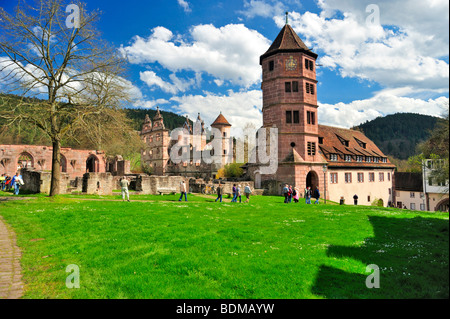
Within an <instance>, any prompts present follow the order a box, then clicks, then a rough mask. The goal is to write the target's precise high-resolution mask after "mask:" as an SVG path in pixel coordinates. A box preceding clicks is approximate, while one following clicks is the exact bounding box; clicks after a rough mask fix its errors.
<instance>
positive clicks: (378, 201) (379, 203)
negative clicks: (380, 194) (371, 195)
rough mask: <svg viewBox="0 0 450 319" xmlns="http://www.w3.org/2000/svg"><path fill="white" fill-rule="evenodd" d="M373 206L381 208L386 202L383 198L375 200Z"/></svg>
mask: <svg viewBox="0 0 450 319" xmlns="http://www.w3.org/2000/svg"><path fill="white" fill-rule="evenodd" d="M372 206H379V207H383V206H384V202H383V200H382V199H381V198H375V199H374V200H373V202H372Z"/></svg>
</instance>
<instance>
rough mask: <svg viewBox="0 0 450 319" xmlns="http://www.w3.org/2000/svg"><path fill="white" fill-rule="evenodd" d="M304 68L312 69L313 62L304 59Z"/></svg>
mask: <svg viewBox="0 0 450 319" xmlns="http://www.w3.org/2000/svg"><path fill="white" fill-rule="evenodd" d="M305 69H307V70H311V71H314V62H313V61H311V60H308V59H305Z"/></svg>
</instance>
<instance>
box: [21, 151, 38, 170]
mask: <svg viewBox="0 0 450 319" xmlns="http://www.w3.org/2000/svg"><path fill="white" fill-rule="evenodd" d="M17 165H18V166H20V168H31V167H34V158H33V156H32V155H31V154H30V153H28V152H22V153H20V154H19V158H18V159H17Z"/></svg>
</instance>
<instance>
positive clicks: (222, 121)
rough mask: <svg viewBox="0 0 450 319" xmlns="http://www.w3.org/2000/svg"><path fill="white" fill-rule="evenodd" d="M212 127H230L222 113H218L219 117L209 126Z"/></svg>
mask: <svg viewBox="0 0 450 319" xmlns="http://www.w3.org/2000/svg"><path fill="white" fill-rule="evenodd" d="M214 125H225V126H231V124H230V123H228V121H227V119H226V118H225V116H223V115H222V112H220V114H219V116H218V117H217V118H216V120H215V121H214V122H213V123H212V124H211V126H214Z"/></svg>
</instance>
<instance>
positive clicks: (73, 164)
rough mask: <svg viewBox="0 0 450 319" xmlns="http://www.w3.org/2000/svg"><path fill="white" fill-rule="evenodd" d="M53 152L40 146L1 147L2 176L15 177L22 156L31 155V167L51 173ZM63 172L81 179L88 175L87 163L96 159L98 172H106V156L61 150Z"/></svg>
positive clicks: (0, 164)
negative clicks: (89, 159)
mask: <svg viewBox="0 0 450 319" xmlns="http://www.w3.org/2000/svg"><path fill="white" fill-rule="evenodd" d="M52 152H53V148H52V147H50V146H38V145H0V174H3V173H6V174H10V175H13V174H15V172H16V171H17V169H18V168H19V167H18V161H19V157H20V156H21V154H29V156H30V157H31V166H32V167H33V168H35V169H36V170H43V171H51V169H52ZM61 157H62V163H61V164H62V166H63V167H64V168H63V170H64V171H65V172H66V173H67V174H68V175H69V176H70V178H72V179H73V178H75V177H81V176H83V174H84V173H86V161H87V159H88V158H89V157H94V158H95V159H96V161H97V165H96V170H97V172H99V173H104V172H105V171H106V159H105V155H104V154H103V153H102V152H100V151H93V150H74V149H71V148H62V149H61Z"/></svg>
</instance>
